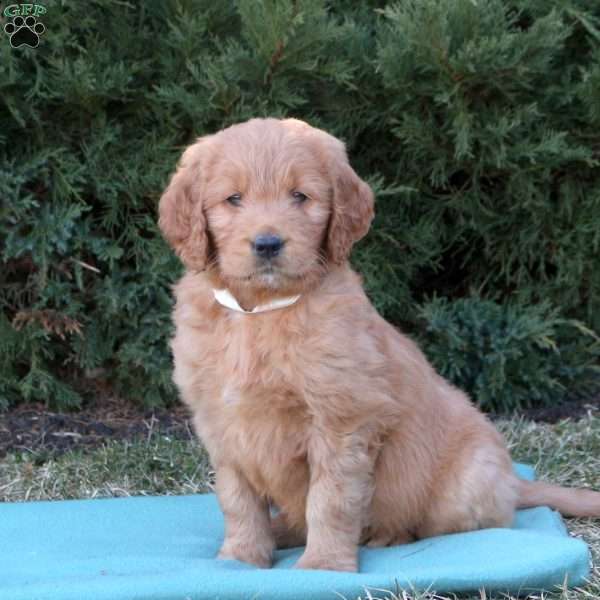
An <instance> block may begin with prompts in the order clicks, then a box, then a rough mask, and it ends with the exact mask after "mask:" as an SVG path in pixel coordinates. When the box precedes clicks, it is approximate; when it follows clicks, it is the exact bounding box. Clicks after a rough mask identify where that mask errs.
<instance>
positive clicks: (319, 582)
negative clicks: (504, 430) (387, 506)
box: [0, 465, 589, 600]
mask: <svg viewBox="0 0 600 600" xmlns="http://www.w3.org/2000/svg"><path fill="white" fill-rule="evenodd" d="M517 468H518V471H519V474H520V475H521V476H522V477H527V478H532V477H533V470H532V469H531V468H529V467H525V466H522V465H521V466H518V467H517ZM222 538H223V518H222V515H221V511H220V510H219V506H218V504H217V501H216V499H215V496H214V495H212V494H207V495H195V496H161V497H135V498H117V499H103V500H69V501H61V502H28V503H15V504H4V505H0V599H1V600H138V599H139V600H142V599H143V600H159V599H160V600H199V599H203V598H207V599H208V598H210V599H219V600H230V599H231V600H233V599H235V600H241V599H244V600H246V599H248V600H249V599H277V600H312V599H314V600H323V599H329V598H330V599H332V600H333V599H339V598H341V597H345V598H347V599H348V600H355V599H356V598H358V597H359V596H362V597H364V596H365V589H371V590H374V589H387V590H392V591H394V590H398V588H416V589H426V588H430V589H431V590H437V591H438V592H464V591H471V590H477V589H480V588H482V587H485V588H486V589H487V590H497V591H510V592H519V591H521V592H524V591H526V590H528V589H537V590H540V589H542V588H544V589H551V588H552V587H553V586H555V585H560V584H562V583H563V582H564V581H565V579H566V580H567V582H568V584H569V585H580V584H583V583H584V581H585V578H586V576H587V575H588V572H589V554H588V549H587V546H586V545H585V544H584V543H583V542H582V541H581V540H578V539H575V538H572V537H569V534H568V533H567V530H566V528H565V526H564V524H563V522H562V520H561V518H560V516H559V515H558V514H557V513H555V512H553V511H551V510H550V509H548V508H543V507H542V508H534V509H530V510H523V511H520V512H519V513H518V515H517V518H516V520H515V523H514V525H513V527H512V528H511V529H487V530H483V531H474V532H469V533H461V534H454V535H446V536H440V537H435V538H430V539H425V540H421V541H418V542H415V543H412V544H408V545H403V546H395V547H391V548H378V549H369V548H361V551H360V573H335V572H330V571H303V570H296V569H292V567H293V565H294V563H295V562H296V560H297V559H298V557H299V556H300V554H301V553H302V548H297V549H291V550H284V551H278V552H277V554H276V558H275V564H274V567H273V568H272V569H268V570H267V569H258V568H256V567H252V566H249V565H246V564H243V563H241V562H237V561H224V560H217V559H215V555H216V553H217V551H218V549H219V546H220V544H221V541H222ZM374 595H376V596H377V595H378V596H381V593H376V594H374Z"/></svg>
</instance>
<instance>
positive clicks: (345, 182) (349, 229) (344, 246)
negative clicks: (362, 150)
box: [327, 138, 375, 264]
mask: <svg viewBox="0 0 600 600" xmlns="http://www.w3.org/2000/svg"><path fill="white" fill-rule="evenodd" d="M333 139H335V138H333ZM335 142H336V143H335V145H330V152H329V154H330V163H329V165H330V167H329V170H330V174H331V178H332V183H333V203H332V212H331V218H330V221H329V232H328V236H327V251H328V255H329V260H331V261H332V262H333V263H337V264H340V263H343V262H344V261H345V260H347V259H348V256H349V255H350V250H351V249H352V245H353V244H354V243H355V242H358V240H360V239H361V238H362V237H363V236H365V235H366V234H367V232H368V231H369V227H370V226H371V221H372V220H373V216H374V214H375V209H374V204H375V201H374V197H373V192H372V190H371V188H370V187H369V185H368V184H367V183H365V182H364V181H363V180H362V179H361V178H360V177H359V176H358V175H357V174H356V173H355V172H354V169H353V168H352V167H351V166H350V164H349V163H348V158H347V156H346V150H345V148H344V145H343V144H342V143H341V142H340V141H339V140H337V139H335Z"/></svg>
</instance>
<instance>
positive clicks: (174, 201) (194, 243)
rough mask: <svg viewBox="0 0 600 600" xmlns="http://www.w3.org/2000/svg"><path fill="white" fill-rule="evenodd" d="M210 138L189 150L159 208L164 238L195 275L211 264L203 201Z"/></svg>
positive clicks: (199, 141)
mask: <svg viewBox="0 0 600 600" xmlns="http://www.w3.org/2000/svg"><path fill="white" fill-rule="evenodd" d="M210 137H212V136H206V137H203V138H199V139H198V141H197V142H196V143H195V144H193V145H192V146H190V147H189V148H187V149H186V151H185V152H184V153H183V155H182V157H181V159H180V161H179V163H178V165H177V170H176V171H175V173H174V174H173V176H172V177H171V181H170V182H169V185H168V186H167V189H166V190H165V191H164V193H163V195H162V197H161V199H160V203H159V205H158V213H159V219H158V226H159V227H160V230H161V231H162V234H163V236H164V238H165V239H166V240H167V242H169V244H170V245H171V246H172V247H173V249H174V250H175V252H176V254H177V256H179V258H180V259H181V261H182V262H183V264H184V265H185V266H186V267H187V268H188V269H192V270H196V271H201V270H202V269H204V268H205V266H206V262H207V260H208V235H207V231H206V217H205V216H204V212H203V209H202V197H203V194H204V179H205V172H204V171H205V169H206V168H207V161H208V155H209V146H210Z"/></svg>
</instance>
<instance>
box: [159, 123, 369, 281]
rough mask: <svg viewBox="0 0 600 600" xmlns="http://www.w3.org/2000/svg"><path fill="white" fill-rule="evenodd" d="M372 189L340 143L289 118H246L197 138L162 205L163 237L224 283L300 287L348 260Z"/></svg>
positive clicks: (364, 224) (364, 222)
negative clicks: (352, 166)
mask: <svg viewBox="0 0 600 600" xmlns="http://www.w3.org/2000/svg"><path fill="white" fill-rule="evenodd" d="M372 215H373V195H372V192H371V190H370V188H369V187H368V185H367V184H365V183H364V182H363V181H361V180H360V179H359V178H358V176H357V175H356V174H355V173H354V171H353V170H352V169H351V167H350V166H349V164H348V161H347V158H346V153H345V150H344V146H343V144H342V143H341V142H340V141H339V140H337V139H335V138H334V137H332V136H330V135H328V134H327V133H325V132H323V131H321V130H318V129H315V128H313V127H310V126H309V125H307V124H305V123H303V122H301V121H296V120H293V119H289V120H283V121H280V120H276V119H253V120H251V121H248V122H247V123H242V124H240V125H234V126H232V127H229V128H228V129H225V130H223V131H221V132H219V133H217V134H215V135H213V136H207V137H204V138H200V140H199V141H198V142H197V143H196V144H194V145H193V146H191V147H190V148H188V149H187V150H186V152H185V153H184V155H183V157H182V160H181V162H180V165H179V169H178V170H177V172H176V173H175V175H174V176H173V178H172V180H171V183H170V185H169V187H168V188H167V190H166V191H165V194H164V195H163V197H162V199H161V203H160V221H159V224H160V226H161V229H162V231H163V233H164V235H165V237H166V239H167V240H168V241H169V242H170V243H171V244H172V245H173V247H174V248H175V250H176V252H177V253H178V254H179V256H180V257H181V259H182V260H183V262H184V263H185V264H186V266H187V267H188V268H191V269H196V270H200V269H204V268H207V267H208V268H209V269H210V270H211V271H212V272H213V273H215V274H217V275H218V277H219V278H220V279H221V280H222V283H223V284H224V287H233V288H238V289H239V288H240V287H247V288H255V289H270V290H279V291H282V290H285V291H286V293H287V292H289V291H291V290H296V291H297V290H300V289H302V288H303V287H304V286H305V285H306V284H307V283H308V282H313V281H314V280H315V279H318V277H319V276H320V275H322V274H323V273H324V272H325V271H326V267H327V264H328V263H329V262H335V263H340V262H343V261H344V260H346V258H347V256H348V254H349V252H350V248H351V246H352V244H353V243H354V242H355V241H356V240H357V239H359V238H360V237H362V236H363V235H364V234H365V233H366V232H367V230H368V227H369V224H370V222H371V219H372Z"/></svg>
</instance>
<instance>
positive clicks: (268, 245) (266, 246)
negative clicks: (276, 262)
mask: <svg viewBox="0 0 600 600" xmlns="http://www.w3.org/2000/svg"><path fill="white" fill-rule="evenodd" d="M282 248H283V240H282V239H281V238H280V237H279V236H278V235H273V234H272V233H267V234H266V235H257V236H256V237H255V238H254V241H253V242H252V250H254V254H256V256H259V257H260V258H273V257H274V256H277V255H278V254H279V252H280V251H281V249H282Z"/></svg>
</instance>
